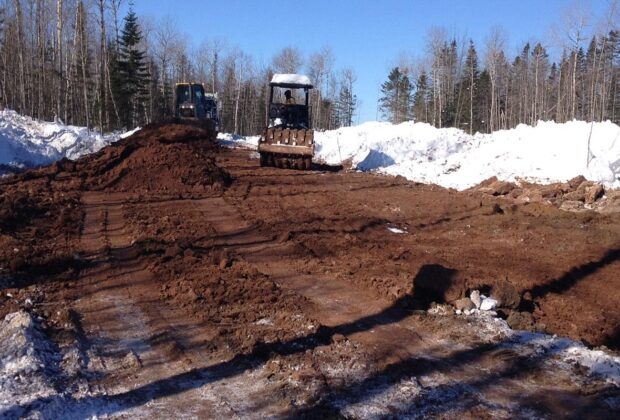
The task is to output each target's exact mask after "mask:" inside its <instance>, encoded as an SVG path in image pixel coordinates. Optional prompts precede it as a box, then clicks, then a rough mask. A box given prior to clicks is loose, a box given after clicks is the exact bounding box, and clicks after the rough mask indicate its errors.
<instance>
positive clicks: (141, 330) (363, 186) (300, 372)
mask: <svg viewBox="0 0 620 420" xmlns="http://www.w3.org/2000/svg"><path fill="white" fill-rule="evenodd" d="M203 134H204V133H201V131H200V129H199V128H196V127H186V126H179V125H163V126H150V127H147V128H145V129H143V130H141V131H140V132H138V133H137V134H136V135H134V136H132V137H129V138H127V139H124V140H122V141H120V142H118V143H116V144H115V145H113V146H110V147H107V148H105V149H104V150H102V151H101V152H99V153H97V154H95V155H91V156H88V157H85V158H82V159H80V160H78V161H76V162H70V161H61V162H58V163H57V164H54V165H52V166H50V167H46V168H40V169H36V170H32V171H28V172H25V173H22V174H18V175H14V176H11V177H8V178H4V179H2V180H0V267H1V270H0V317H1V318H4V316H5V315H6V314H8V313H12V312H15V311H17V310H20V309H21V310H24V311H27V312H28V313H30V314H32V315H33V316H34V317H35V318H36V319H37V322H38V323H39V324H40V327H39V328H40V330H41V331H43V333H44V334H45V336H46V337H47V338H48V339H49V340H50V341H51V342H53V343H54V345H55V346H57V348H58V351H59V352H61V353H63V354H64V356H63V357H65V359H67V358H68V356H67V355H68V354H71V355H72V356H71V357H72V358H73V359H75V360H73V364H72V366H74V367H75V368H74V369H73V370H72V374H68V375H65V376H63V377H62V378H61V379H59V380H56V381H55V386H56V387H57V388H58V389H62V390H66V389H73V388H75V384H76V383H79V384H82V385H80V386H79V387H78V388H79V389H78V390H74V391H70V392H69V391H63V392H64V393H63V392H60V391H59V393H58V395H51V396H45V397H38V398H30V399H28V398H26V399H22V400H16V401H15V402H14V403H13V404H10V403H9V404H6V405H5V406H4V407H6V408H5V410H4V411H0V416H1V415H2V413H3V412H4V415H6V416H8V417H11V416H13V415H15V416H19V415H35V414H36V413H43V414H44V415H50V416H52V417H53V416H54V414H58V411H55V410H59V408H58V407H59V401H61V402H62V404H61V405H62V407H63V408H62V409H63V410H66V412H63V413H64V414H66V415H67V416H68V417H77V418H85V417H88V416H92V415H106V414H107V415H115V416H120V417H124V416H126V417H135V416H138V417H149V416H153V415H156V416H157V417H168V416H173V417H174V416H177V417H178V416H182V415H185V416H187V417H243V418H245V417H257V418H258V417H265V416H267V417H269V416H275V417H303V416H307V417H316V416H319V415H320V416H334V417H353V418H358V417H361V418H368V417H370V418H372V417H376V416H404V417H416V416H422V417H424V416H431V415H432V416H438V417H454V416H457V415H458V416H464V417H514V416H516V417H530V416H532V415H538V416H549V417H571V416H575V417H579V416H582V415H587V416H599V417H605V416H611V417H613V413H614V412H615V411H616V410H617V409H618V408H620V391H619V389H618V387H617V384H613V383H611V384H610V383H609V382H608V381H605V380H602V379H600V378H599V379H597V378H596V377H592V376H591V375H588V374H587V372H585V371H584V368H583V366H579V364H577V363H576V364H575V366H572V365H571V366H564V365H562V366H563V369H557V365H556V364H557V363H560V364H561V363H564V361H560V360H559V359H558V356H557V354H559V353H557V352H560V351H564V349H559V348H558V346H557V345H555V344H553V345H551V344H550V345H543V347H540V346H541V344H540V340H543V338H541V337H547V336H546V335H542V334H530V335H527V334H525V333H523V334H521V335H514V332H513V331H511V330H509V329H507V327H505V324H503V323H501V322H500V321H499V319H502V318H503V319H507V320H508V324H509V325H510V326H511V327H513V329H514V330H519V331H531V332H536V333H546V334H557V335H558V336H561V337H567V338H570V339H573V340H578V341H581V342H582V343H584V344H585V345H586V346H589V347H600V346H604V347H603V348H608V349H611V351H612V353H613V351H615V350H619V349H620V328H619V325H620V322H619V321H620V312H619V311H618V310H617V307H618V303H620V261H618V260H619V258H620V223H619V222H620V212H617V211H616V210H615V209H616V207H615V206H616V205H617V203H618V201H617V200H616V198H617V196H616V195H615V193H614V192H607V194H606V195H603V194H604V191H601V190H600V188H599V187H597V186H594V185H592V184H589V183H587V182H586V183H584V180H583V179H575V180H572V181H571V182H570V183H566V184H557V185H554V186H545V187H542V186H536V185H531V184H526V183H523V184H521V185H519V186H516V185H512V184H506V183H499V182H494V180H489V181H488V182H485V183H483V184H482V185H480V186H478V187H476V188H473V189H471V190H469V191H464V192H457V191H454V190H447V189H444V188H441V187H438V186H433V185H421V184H416V183H413V182H409V181H407V180H405V179H402V178H400V177H396V178H393V177H387V176H379V175H374V174H368V173H357V172H350V171H345V170H341V168H334V167H327V166H322V165H315V166H314V168H313V169H314V170H312V171H295V170H285V169H275V168H260V167H259V165H258V159H256V157H255V156H254V155H253V154H252V153H251V152H250V151H248V150H239V149H237V150H231V149H224V148H220V147H219V146H218V145H216V144H212V143H209V142H207V141H205V140H204V139H203V138H202V136H203ZM569 210H571V211H569ZM473 290H480V291H482V293H485V294H487V295H491V296H493V297H494V298H496V299H497V300H498V301H499V304H500V305H499V306H500V308H499V309H498V310H497V316H498V317H499V318H498V319H494V318H493V317H492V316H487V315H480V316H465V315H456V314H454V312H453V308H452V307H451V306H448V305H444V304H454V303H455V302H456V301H457V300H458V299H460V298H463V297H466V296H469V295H470V292H471V291H473ZM532 337H533V338H532ZM545 339H546V338H545ZM532 340H533V341H535V342H533V341H532ZM545 346H546V347H545ZM540 348H544V349H546V350H544V351H543V352H542V354H541V352H540ZM72 387H73V388H72Z"/></svg>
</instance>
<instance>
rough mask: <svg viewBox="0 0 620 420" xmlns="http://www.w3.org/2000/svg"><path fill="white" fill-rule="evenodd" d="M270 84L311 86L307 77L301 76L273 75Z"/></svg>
mask: <svg viewBox="0 0 620 420" xmlns="http://www.w3.org/2000/svg"><path fill="white" fill-rule="evenodd" d="M271 83H277V84H287V85H302V86H312V82H311V81H310V78H309V77H308V76H304V75H303V74H278V73H276V74H274V75H273V78H272V79H271Z"/></svg>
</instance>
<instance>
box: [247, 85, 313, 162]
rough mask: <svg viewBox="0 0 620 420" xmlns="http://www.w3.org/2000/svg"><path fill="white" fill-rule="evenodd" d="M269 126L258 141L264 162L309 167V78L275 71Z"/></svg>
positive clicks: (311, 137) (310, 159) (310, 145)
mask: <svg viewBox="0 0 620 420" xmlns="http://www.w3.org/2000/svg"><path fill="white" fill-rule="evenodd" d="M269 87H270V90H269V109H268V115H267V128H265V130H264V131H263V134H262V135H261V138H260V141H259V143H258V152H259V153H260V164H261V166H276V167H279V168H291V169H310V168H311V166H312V156H313V155H314V130H312V128H311V123H310V106H309V96H310V90H311V89H312V88H313V86H312V83H310V79H309V78H308V77H307V76H303V75H300V74H275V75H274V76H273V79H271V83H269Z"/></svg>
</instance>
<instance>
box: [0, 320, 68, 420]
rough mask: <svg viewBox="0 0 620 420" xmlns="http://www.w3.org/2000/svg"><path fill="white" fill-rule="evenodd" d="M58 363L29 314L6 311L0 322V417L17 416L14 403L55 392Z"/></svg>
mask: <svg viewBox="0 0 620 420" xmlns="http://www.w3.org/2000/svg"><path fill="white" fill-rule="evenodd" d="M59 363H60V357H59V356H58V354H57V353H56V352H54V349H53V347H52V345H51V344H50V343H49V342H48V341H47V340H46V339H45V338H44V337H43V335H42V333H41V332H40V331H39V329H38V326H37V325H36V323H35V321H34V320H33V319H32V317H31V316H30V314H28V313H26V312H15V313H11V314H8V315H7V316H6V318H5V319H4V321H2V323H1V324H0V417H2V415H3V413H4V415H9V414H14V415H19V411H20V409H19V408H18V407H17V406H19V405H21V406H24V404H28V403H30V402H32V401H33V400H36V399H40V398H45V397H49V396H51V395H55V394H56V390H55V388H54V383H53V380H52V378H53V377H57V375H58V368H57V366H58V364H59ZM57 379H60V378H57Z"/></svg>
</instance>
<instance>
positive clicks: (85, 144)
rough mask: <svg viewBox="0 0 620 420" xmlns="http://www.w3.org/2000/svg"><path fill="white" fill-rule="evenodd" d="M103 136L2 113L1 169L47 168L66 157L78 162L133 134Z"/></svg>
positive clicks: (0, 113)
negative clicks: (3, 167) (7, 167)
mask: <svg viewBox="0 0 620 420" xmlns="http://www.w3.org/2000/svg"><path fill="white" fill-rule="evenodd" d="M137 130H138V129H136V130H132V131H130V132H127V133H123V134H121V133H111V134H106V135H103V136H102V135H101V134H100V133H97V132H96V131H92V130H88V129H87V128H86V127H76V126H72V125H65V124H62V123H61V122H46V121H40V120H36V119H34V118H30V117H25V116H22V115H20V114H18V113H17V112H15V111H11V110H1V111H0V165H7V166H13V167H30V166H38V165H46V164H49V163H52V162H54V161H56V160H59V159H62V158H64V157H66V158H69V159H77V158H79V157H80V156H82V155H85V154H88V153H94V152H96V151H98V150H100V149H101V148H103V147H105V146H107V145H109V144H110V143H113V142H115V141H117V140H119V139H120V138H124V137H127V136H129V135H131V134H133V133H134V132H135V131H137Z"/></svg>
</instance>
